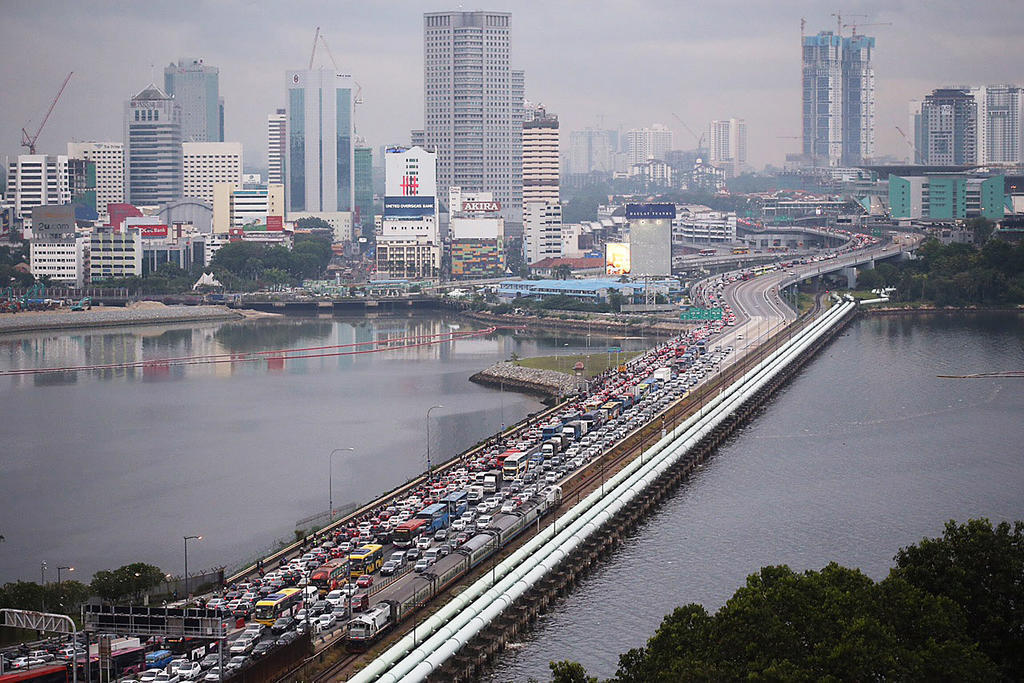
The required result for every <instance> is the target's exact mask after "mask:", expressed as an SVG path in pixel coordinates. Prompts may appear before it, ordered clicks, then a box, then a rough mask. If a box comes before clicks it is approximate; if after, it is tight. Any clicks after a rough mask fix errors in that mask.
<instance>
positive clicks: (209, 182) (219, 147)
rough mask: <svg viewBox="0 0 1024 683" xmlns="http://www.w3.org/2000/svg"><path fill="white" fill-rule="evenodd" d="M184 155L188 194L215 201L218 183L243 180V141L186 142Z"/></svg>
mask: <svg viewBox="0 0 1024 683" xmlns="http://www.w3.org/2000/svg"><path fill="white" fill-rule="evenodd" d="M181 157H182V186H183V188H184V191H183V196H184V197H187V198H190V199H201V200H203V201H204V202H207V203H210V204H212V203H213V187H214V185H216V184H217V183H235V184H237V185H241V184H242V143H241V142H184V143H182V145H181Z"/></svg>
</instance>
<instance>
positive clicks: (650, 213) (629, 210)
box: [626, 204, 676, 218]
mask: <svg viewBox="0 0 1024 683" xmlns="http://www.w3.org/2000/svg"><path fill="white" fill-rule="evenodd" d="M675 217H676V205H675V204H626V218H675Z"/></svg>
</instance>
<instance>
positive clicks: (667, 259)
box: [629, 218, 672, 276]
mask: <svg viewBox="0 0 1024 683" xmlns="http://www.w3.org/2000/svg"><path fill="white" fill-rule="evenodd" d="M629 254H630V264H631V266H632V268H631V270H630V272H631V273H632V274H633V275H659V276H664V275H671V274H672V221H671V220H670V219H668V218H634V219H632V220H630V222H629Z"/></svg>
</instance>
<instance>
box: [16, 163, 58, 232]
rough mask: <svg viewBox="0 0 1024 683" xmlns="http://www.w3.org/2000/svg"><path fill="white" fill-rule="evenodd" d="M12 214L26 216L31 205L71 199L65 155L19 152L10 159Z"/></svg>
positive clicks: (32, 206) (56, 202) (29, 212)
mask: <svg viewBox="0 0 1024 683" xmlns="http://www.w3.org/2000/svg"><path fill="white" fill-rule="evenodd" d="M13 170H14V174H13V175H14V180H13V195H14V215H15V216H16V217H17V218H28V217H30V216H31V215H32V209H34V208H35V207H37V206H45V205H50V204H68V203H70V202H71V187H70V184H69V179H68V158H67V157H66V156H64V155H62V154H58V155H54V154H19V155H18V158H17V160H16V161H15V163H14V169H13Z"/></svg>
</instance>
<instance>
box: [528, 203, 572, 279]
mask: <svg viewBox="0 0 1024 683" xmlns="http://www.w3.org/2000/svg"><path fill="white" fill-rule="evenodd" d="M561 255H562V205H561V204H559V203H558V202H533V201H530V202H526V203H525V204H524V205H523V258H524V260H525V261H526V264H527V265H530V264H532V263H537V262H538V261H542V260H544V259H546V258H558V257H560V256H561Z"/></svg>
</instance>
